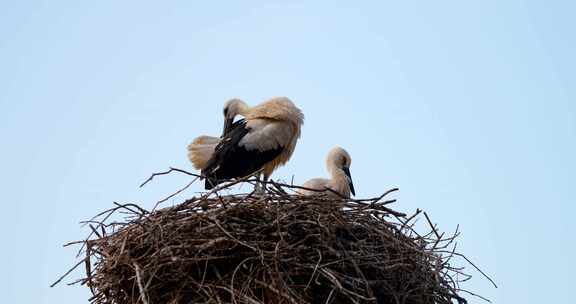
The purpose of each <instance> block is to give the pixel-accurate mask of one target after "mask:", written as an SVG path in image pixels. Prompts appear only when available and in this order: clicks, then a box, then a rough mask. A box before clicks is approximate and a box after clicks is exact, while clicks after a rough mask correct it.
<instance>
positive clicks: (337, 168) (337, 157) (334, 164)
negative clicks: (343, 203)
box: [298, 147, 356, 198]
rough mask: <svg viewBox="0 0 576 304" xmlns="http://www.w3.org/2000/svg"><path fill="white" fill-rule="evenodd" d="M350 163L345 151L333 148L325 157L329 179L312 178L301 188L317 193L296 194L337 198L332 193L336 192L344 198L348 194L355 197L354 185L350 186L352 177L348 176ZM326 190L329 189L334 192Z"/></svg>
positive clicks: (348, 196) (303, 192)
mask: <svg viewBox="0 0 576 304" xmlns="http://www.w3.org/2000/svg"><path fill="white" fill-rule="evenodd" d="M351 163H352V158H351V157H350V154H348V152H346V150H344V149H342V148H340V147H335V148H333V149H332V150H330V152H328V155H327V156H326V168H327V169H328V172H329V173H330V176H331V179H325V178H313V179H311V180H309V181H307V182H305V183H304V184H303V185H302V187H304V188H308V189H315V190H319V191H313V190H300V191H298V193H299V194H301V195H318V194H328V195H330V196H338V195H337V194H336V193H334V192H337V193H340V195H341V196H343V197H346V198H350V193H352V195H356V193H355V192H354V184H352V177H351V176H350V164H351ZM326 189H331V190H332V191H334V192H332V191H328V190H326ZM322 190H324V191H322Z"/></svg>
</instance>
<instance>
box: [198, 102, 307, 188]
mask: <svg viewBox="0 0 576 304" xmlns="http://www.w3.org/2000/svg"><path fill="white" fill-rule="evenodd" d="M240 112H241V113H240V114H241V115H243V116H244V117H245V119H242V120H239V121H237V122H234V123H232V121H230V130H229V131H228V133H227V134H225V135H224V137H223V138H221V139H220V142H219V143H218V145H217V146H216V147H215V149H214V153H213V154H212V157H211V158H210V160H209V161H208V162H207V164H206V166H205V167H204V168H203V169H202V175H203V176H204V177H206V183H205V188H206V189H212V188H213V187H215V186H216V185H218V184H220V183H222V182H224V181H227V180H230V179H233V178H242V177H246V176H249V175H251V174H254V173H256V172H258V171H259V170H262V176H263V180H264V181H267V180H268V178H269V177H270V175H271V174H272V172H273V171H274V170H275V169H276V168H278V167H279V166H281V165H283V164H285V163H286V162H287V161H288V160H289V159H290V157H291V156H292V153H293V152H294V148H295V147H296V142H297V140H298V138H299V137H300V128H301V126H302V124H303V121H304V115H303V114H302V112H301V111H300V109H298V108H297V107H296V106H295V105H294V103H292V101H291V100H290V99H288V98H286V97H275V98H271V99H269V100H267V101H265V102H263V103H261V104H259V105H257V106H254V107H252V108H247V107H244V108H242V109H241V111H240ZM257 190H259V191H261V190H262V189H258V187H257Z"/></svg>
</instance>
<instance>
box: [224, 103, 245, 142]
mask: <svg viewBox="0 0 576 304" xmlns="http://www.w3.org/2000/svg"><path fill="white" fill-rule="evenodd" d="M249 110H250V107H249V106H248V105H247V104H246V103H245V102H244V101H242V100H240V99H238V98H233V99H230V100H228V101H227V102H226V103H225V104H224V110H223V111H224V130H223V131H222V136H224V135H226V134H227V133H228V131H230V127H232V124H233V123H234V118H235V117H236V116H237V115H242V116H245V115H246V113H247V112H248V111H249Z"/></svg>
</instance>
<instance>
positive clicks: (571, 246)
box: [0, 0, 576, 303]
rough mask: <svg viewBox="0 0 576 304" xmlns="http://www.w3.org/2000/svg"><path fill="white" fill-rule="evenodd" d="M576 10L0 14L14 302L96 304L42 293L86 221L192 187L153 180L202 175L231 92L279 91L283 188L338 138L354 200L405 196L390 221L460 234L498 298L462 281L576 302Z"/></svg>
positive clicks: (68, 7) (507, 5) (179, 7)
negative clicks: (199, 162)
mask: <svg viewBox="0 0 576 304" xmlns="http://www.w3.org/2000/svg"><path fill="white" fill-rule="evenodd" d="M193 3H196V4H193ZM574 12H576V4H574V2H573V1H519V0H509V1H496V0H483V1H456V0H454V1H371V2H366V1H339V2H337V1H226V2H224V1H221V2H220V1H155V2H154V3H152V1H150V2H148V1H2V2H1V3H0V142H1V149H0V155H1V157H0V168H1V170H0V185H1V186H0V188H1V189H2V201H3V203H2V214H3V219H2V220H1V221H0V233H1V237H2V244H3V245H2V250H0V261H1V263H2V264H1V273H2V274H1V275H0V291H1V292H0V294H2V300H1V301H2V302H3V303H83V302H86V299H87V297H88V295H89V293H88V290H86V289H85V288H83V287H67V286H65V285H63V286H59V287H57V288H52V289H50V288H49V287H48V285H49V284H50V283H51V282H52V281H54V280H55V279H56V278H58V277H59V276H60V275H61V274H62V273H63V271H65V270H67V269H68V267H69V266H71V265H73V264H74V263H75V259H74V254H75V251H74V250H73V249H63V248H62V247H61V244H63V243H65V242H68V241H73V240H78V239H81V238H82V237H84V236H85V235H86V233H87V230H86V229H81V228H80V227H79V224H78V222H79V221H81V220H84V219H87V218H89V217H90V216H92V215H94V214H95V213H97V212H98V211H100V210H103V209H105V208H107V207H110V206H111V204H112V201H121V202H138V203H140V204H142V205H143V206H145V207H148V208H149V207H151V206H152V205H153V204H154V202H155V200H156V199H158V198H160V197H161V196H163V195H165V194H167V193H170V192H171V191H173V190H175V189H176V188H178V187H179V186H181V185H182V184H184V183H186V181H187V179H186V178H184V177H177V176H172V177H165V178H163V179H160V180H158V181H155V182H154V183H152V184H150V185H148V186H147V187H146V188H144V189H139V188H138V185H139V183H140V182H141V181H143V180H144V179H145V178H146V177H147V176H148V175H149V174H150V173H151V172H155V171H159V170H163V169H165V168H167V167H168V166H177V167H180V168H185V169H191V166H190V164H189V163H188V161H187V159H186V149H185V148H186V145H187V144H188V142H189V141H190V140H191V139H192V138H194V137H195V136H197V135H200V134H213V135H218V134H219V133H220V131H221V127H222V118H221V107H222V104H223V102H224V101H225V100H226V99H228V98H231V97H240V98H242V99H244V100H246V101H247V102H248V103H250V104H256V103H258V102H260V101H262V100H264V99H266V98H268V97H271V96H277V95H285V96H288V97H290V98H291V99H293V100H294V101H295V103H296V104H297V105H298V106H299V107H300V108H301V109H302V110H303V111H304V113H305V115H306V122H305V126H304V129H303V132H302V138H301V140H300V142H299V144H298V146H297V148H296V152H295V154H294V156H293V158H292V160H291V162H290V163H288V164H287V166H285V167H284V168H282V169H281V170H279V171H278V172H276V173H275V175H274V178H277V179H278V178H283V179H285V180H290V178H291V177H292V175H294V180H295V182H303V181H304V180H306V179H308V178H311V177H316V176H324V175H326V172H325V168H324V156H325V153H326V152H327V151H328V150H329V149H330V148H331V147H333V146H335V145H340V146H342V147H344V148H346V149H347V150H348V151H349V152H350V153H351V155H352V157H353V163H352V168H351V171H352V174H353V177H354V182H355V186H356V191H357V195H358V196H360V197H367V196H373V195H376V194H379V193H382V192H383V191H385V190H387V189H389V188H390V187H399V188H400V192H399V193H398V194H397V198H398V199H399V204H398V205H397V206H396V208H398V209H400V210H403V211H407V212H410V211H413V210H415V209H416V208H423V209H425V210H427V211H428V213H429V214H430V216H431V217H432V218H433V220H434V222H436V223H438V224H439V226H440V228H441V229H443V230H453V229H454V228H455V227H456V224H460V226H461V229H462V236H461V238H460V250H461V251H462V252H464V253H465V254H467V255H468V256H469V257H470V258H471V259H473V260H474V261H475V262H476V263H477V264H479V265H481V266H482V268H483V269H484V270H485V271H486V272H488V273H489V274H491V275H492V276H493V277H494V278H495V280H496V282H497V283H498V284H499V286H500V288H499V289H494V288H492V287H491V286H490V284H489V283H488V282H487V281H485V280H483V279H482V278H481V277H480V276H479V275H477V276H475V278H473V279H472V280H471V281H470V282H469V283H468V284H466V285H464V287H466V288H468V289H471V290H473V291H475V292H478V293H480V294H482V295H484V296H486V297H488V298H490V299H492V300H493V301H494V302H496V303H563V302H564V303H565V302H567V301H568V300H573V298H574V297H573V292H572V290H573V285H574V273H576V267H575V263H574V251H575V250H576V245H575V244H576V238H575V237H574V234H573V233H574V231H575V230H576V224H575V221H574V220H573V216H574V213H575V212H576V208H575V207H574V206H575V203H576V200H575V198H576V195H575V190H576V187H575V186H576V185H575V177H576V176H575V172H576V161H575V156H576V89H575V85H576V77H575V76H576V72H575V71H576V60H575V58H576V56H574V54H576V41H575V40H576V38H575V35H574V30H575V29H576V21H575V20H576V19H575V18H574ZM199 190H200V187H199V185H198V186H197V187H196V188H195V189H192V190H191V191H190V192H188V193H187V194H186V195H185V196H191V195H193V194H194V191H199ZM185 196H183V197H178V198H177V199H175V200H173V201H172V202H171V203H177V202H179V201H180V200H181V199H183V198H184V197H185ZM471 271H472V270H471ZM79 276H80V273H75V274H74V276H73V277H76V278H77V277H79ZM471 303H481V302H480V301H477V300H472V301H471Z"/></svg>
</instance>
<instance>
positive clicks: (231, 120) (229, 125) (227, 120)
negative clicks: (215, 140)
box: [221, 117, 234, 137]
mask: <svg viewBox="0 0 576 304" xmlns="http://www.w3.org/2000/svg"><path fill="white" fill-rule="evenodd" d="M233 123H234V117H232V118H224V129H223V130H222V136H221V137H224V136H226V134H228V132H230V128H232V124H233Z"/></svg>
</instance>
